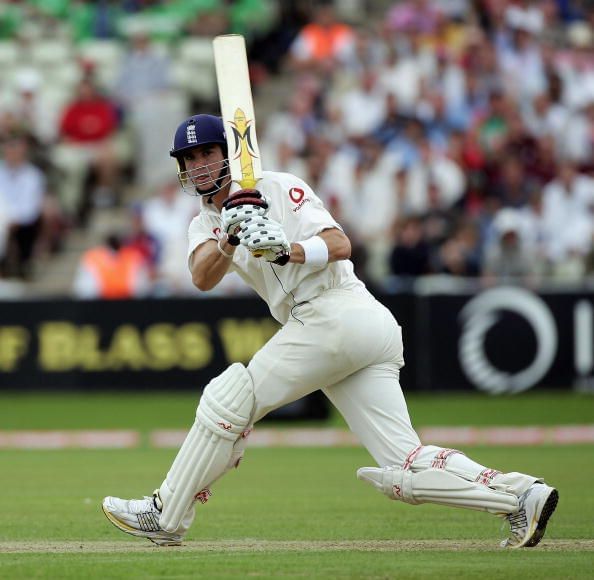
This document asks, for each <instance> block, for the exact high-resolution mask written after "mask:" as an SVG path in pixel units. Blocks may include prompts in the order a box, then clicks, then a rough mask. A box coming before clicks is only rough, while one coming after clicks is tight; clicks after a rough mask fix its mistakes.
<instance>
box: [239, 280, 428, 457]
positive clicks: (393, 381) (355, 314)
mask: <svg viewBox="0 0 594 580" xmlns="http://www.w3.org/2000/svg"><path fill="white" fill-rule="evenodd" d="M293 314H294V317H291V318H290V319H289V321H288V322H287V323H286V324H285V325H284V326H283V328H282V329H281V330H279V332H278V333H277V334H275V335H274V336H273V337H272V338H271V340H270V341H269V342H268V343H266V344H265V345H264V346H263V347H262V349H260V350H259V351H258V352H257V353H256V354H255V356H254V358H253V359H252V361H251V362H250V364H249V365H248V371H249V373H250V375H251V377H252V380H253V383H254V393H255V399H256V408H255V412H254V422H256V421H258V420H259V419H261V418H262V417H264V415H266V414H267V413H269V412H270V411H272V410H274V409H277V408H278V407H281V406H282V405H285V404H287V403H290V402H292V401H295V400H297V399H300V398H301V397H303V396H305V395H307V394H309V393H312V392H313V391H316V390H318V389H323V391H324V393H325V394H326V396H327V397H328V398H329V399H330V401H331V402H332V403H333V404H334V405H335V406H336V408H337V409H338V410H339V411H340V413H341V414H342V415H343V417H344V418H345V420H346V421H347V423H348V425H349V427H350V429H351V430H352V431H353V432H354V433H355V434H356V435H357V436H358V438H359V440H360V441H361V443H362V444H363V445H364V446H365V447H366V448H367V449H368V451H369V452H370V453H371V455H372V456H373V458H374V459H375V460H376V462H377V463H378V465H380V466H382V467H383V466H386V465H402V464H403V462H404V460H405V458H406V457H407V455H408V454H409V453H410V452H411V450H413V449H414V448H416V447H417V446H418V445H420V441H419V437H418V435H417V434H416V433H415V431H414V429H413V427H412V425H411V422H410V417H409V414H408V409H407V407H406V401H405V400H404V395H403V394H402V389H401V388H400V383H399V369H400V368H401V367H402V366H403V365H404V358H403V345H402V330H401V328H400V326H399V325H398V323H397V322H396V320H395V318H394V317H393V316H392V313H391V312H390V311H389V310H388V309H387V308H386V307H385V306H383V305H382V304H381V303H380V302H378V301H377V300H376V299H375V298H373V296H371V294H369V293H368V292H367V291H364V292H353V291H347V290H327V291H325V292H323V293H322V294H321V295H320V296H318V297H317V298H315V299H313V300H311V301H310V302H307V303H305V304H302V305H300V306H298V307H296V308H294V309H293ZM248 444H249V443H248Z"/></svg>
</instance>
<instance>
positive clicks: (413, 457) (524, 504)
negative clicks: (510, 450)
mask: <svg viewBox="0 0 594 580" xmlns="http://www.w3.org/2000/svg"><path fill="white" fill-rule="evenodd" d="M324 392H325V393H326V394H327V396H328V397H329V398H330V400H331V401H332V403H333V404H334V405H335V406H336V407H337V408H338V410H339V411H340V412H341V413H342V414H343V416H344V417H345V419H346V421H347V423H348V424H349V426H350V428H351V429H352V431H353V432H354V433H356V434H357V435H358V436H359V438H360V439H361V442H362V443H363V444H364V445H365V446H366V448H367V449H368V450H369V452H370V453H371V455H372V456H373V457H374V459H375V460H376V461H377V462H378V464H379V465H380V467H379V468H376V467H366V468H362V469H360V470H359V471H358V473H357V475H358V477H359V478H360V479H362V480H364V481H367V482H369V483H371V484H372V485H373V486H374V487H375V488H376V489H378V490H379V491H381V492H382V493H384V494H385V495H387V496H388V497H390V498H391V499H397V500H401V501H405V502H407V503H411V504H419V503H425V502H429V503H439V504H444V505H449V506H455V507H464V508H469V509H475V510H482V511H487V512H490V513H494V514H497V515H501V516H506V517H508V519H509V521H510V526H511V534H512V535H511V538H510V540H509V545H511V546H514V547H520V546H521V545H536V543H538V541H540V538H541V537H542V535H543V534H544V528H545V527H546V523H547V521H548V518H549V517H550V515H551V513H552V511H553V510H554V509H555V506H556V503H557V497H558V496H557V492H556V490H554V489H553V488H551V487H549V486H546V485H544V484H542V480H540V479H538V478H535V477H532V476H530V475H525V474H522V473H515V472H514V473H501V472H499V471H497V470H494V469H490V468H487V467H485V466H484V465H481V464H480V463H477V462H475V461H473V460H472V459H470V458H469V457H467V456H466V455H464V454H463V453H461V452H460V451H457V450H454V449H446V448H442V447H437V446H433V445H427V446H423V445H421V443H420V441H419V438H418V436H417V434H416V433H415V431H414V429H413V428H412V426H411V423H410V420H409V415H408V410H407V407H406V402H405V400H404V397H403V394H402V390H401V388H400V385H399V382H398V364H397V363H396V364H395V365H393V364H389V363H386V364H381V365H373V366H371V367H369V368H366V369H362V370H360V371H358V372H357V373H355V374H354V375H352V376H350V377H348V378H346V379H345V380H343V381H342V382H340V383H339V384H336V385H334V386H332V387H329V388H327V389H325V390H324Z"/></svg>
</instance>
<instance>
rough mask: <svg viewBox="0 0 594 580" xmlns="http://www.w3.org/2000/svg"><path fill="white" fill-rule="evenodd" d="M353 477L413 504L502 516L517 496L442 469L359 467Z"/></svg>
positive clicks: (515, 503) (511, 509) (514, 505)
mask: <svg viewBox="0 0 594 580" xmlns="http://www.w3.org/2000/svg"><path fill="white" fill-rule="evenodd" d="M357 477H358V478H359V479H361V480H362V481H366V482H367V483H370V484H371V485H373V487H375V488H376V489H377V490H378V491H381V492H382V493H383V494H385V495H387V496H388V497H389V498H390V499H396V500H400V501H404V502H406V503H410V504H413V505H417V504H420V503H438V504H442V505H448V506H454V507H462V508H467V509H473V510H480V511H486V512H490V513H492V514H497V515H502V514H509V513H514V512H516V511H518V498H517V497H516V496H515V495H513V494H511V493H507V492H504V491H497V490H495V489H492V488H490V487H487V486H485V485H482V484H481V483H476V482H473V481H468V480H466V479H462V478H461V477H458V476H457V475H454V474H453V473H448V472H447V471H444V470H443V469H432V468H430V469H425V470H424V471H420V472H418V473H413V472H412V471H410V470H406V471H405V470H402V469H400V468H398V467H384V468H378V467H362V468H361V469H359V470H358V471H357Z"/></svg>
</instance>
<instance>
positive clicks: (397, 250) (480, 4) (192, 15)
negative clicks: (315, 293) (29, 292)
mask: <svg viewBox="0 0 594 580" xmlns="http://www.w3.org/2000/svg"><path fill="white" fill-rule="evenodd" d="M373 4H374V3H373V2H371V3H369V2H365V1H364V0H360V1H357V0H348V1H346V0H342V1H340V0H336V1H335V2H329V1H319V2H313V1H310V2H290V3H285V2H272V0H269V1H266V0H246V1H244V2H221V1H216V0H194V1H184V2H182V1H177V2H176V1H169V2H167V1H164V0H163V1H152V2H149V1H145V2H141V1H136V2H133V1H130V2H125V1H122V2H108V1H105V2H66V1H65V0H53V1H49V0H43V1H42V0H39V1H29V2H4V3H3V4H2V9H1V10H0V38H4V39H5V40H4V41H2V42H0V66H3V63H7V62H9V60H10V56H9V55H8V54H7V53H8V52H9V48H8V47H10V46H17V47H18V50H17V53H16V56H15V57H14V63H13V64H12V65H11V66H13V67H14V69H13V72H14V74H12V75H5V76H4V78H3V79H2V81H1V82H4V83H5V85H6V86H4V87H3V89H4V91H3V92H4V93H5V97H4V99H3V101H2V103H1V104H0V140H1V142H2V157H3V161H2V163H1V164H0V256H3V258H2V262H1V263H2V269H1V270H0V271H1V272H2V273H3V275H5V276H22V277H25V278H26V277H28V276H30V271H31V270H30V264H31V259H35V256H36V255H37V256H44V255H47V254H48V253H51V252H54V251H59V248H60V246H61V244H62V243H63V240H64V236H67V235H68V232H69V231H71V229H72V228H80V227H84V226H85V223H86V222H87V220H88V218H89V215H92V214H93V212H97V211H101V209H102V208H105V207H111V206H114V205H118V204H121V203H122V198H123V197H125V194H124V191H125V190H126V188H127V187H129V185H130V184H133V185H134V186H135V189H133V192H134V193H133V194H132V200H130V195H129V194H128V197H125V199H126V203H127V202H129V201H133V202H134V203H133V204H132V206H131V207H129V208H128V209H127V211H128V214H129V227H128V228H127V231H126V232H120V235H119V236H115V235H114V234H113V233H112V232H110V235H109V236H108V237H107V239H106V240H105V244H103V245H101V250H102V252H103V254H102V255H99V254H100V253H97V252H95V254H94V255H93V256H91V257H89V255H87V254H85V256H83V258H82V259H81V265H80V267H79V271H78V273H77V275H76V280H75V284H74V288H75V291H76V293H77V294H78V295H79V296H85V297H92V296H97V295H106V292H108V291H107V290H104V289H103V290H102V288H103V287H104V286H105V287H107V286H108V284H107V282H109V280H110V279H111V280H112V282H113V281H114V280H115V278H116V277H114V276H111V278H110V276H109V274H108V273H106V272H112V271H113V268H116V267H120V268H122V272H125V275H123V276H120V278H123V279H128V278H129V279H130V280H131V282H130V284H129V287H128V288H127V289H126V288H124V289H123V290H120V291H121V292H124V294H125V293H126V292H127V293H128V295H146V294H151V293H152V294H155V293H158V294H178V293H186V292H189V291H191V288H190V281H189V276H188V275H187V269H186V268H187V267H186V264H185V249H184V248H185V234H186V230H187V224H188V223H189V221H190V219H191V217H192V216H193V215H195V213H196V212H197V211H198V205H197V203H196V200H195V199H193V198H191V197H184V196H183V194H182V193H180V191H179V189H178V188H177V186H176V184H175V183H172V181H171V175H172V173H173V168H172V167H171V161H170V160H169V159H168V158H167V150H168V147H169V145H170V143H169V141H170V137H171V132H172V130H173V128H174V127H175V126H176V125H177V124H178V122H179V120H180V119H182V118H184V116H185V115H186V114H187V113H188V112H190V111H191V112H193V113H194V112H212V111H214V112H216V110H217V104H216V103H217V95H216V85H215V84H214V75H213V69H212V53H211V49H210V42H211V38H212V37H213V36H214V35H216V34H219V33H221V32H229V31H235V32H241V33H243V34H245V35H246V38H247V39H248V45H249V52H250V64H251V69H252V70H251V72H252V82H253V85H254V91H255V92H256V94H263V93H265V92H266V90H267V87H268V85H269V84H270V83H273V82H275V81H276V82H278V79H279V78H281V79H283V82H285V83H286V87H285V88H286V90H285V91H284V93H285V94H287V95H288V97H287V100H286V102H281V103H278V110H276V111H273V112H270V113H268V112H267V114H266V115H265V116H264V118H262V117H259V118H258V129H259V140H260V142H261V150H262V159H263V163H264V168H265V169H271V170H278V171H288V172H291V173H294V174H296V175H298V176H300V177H302V178H303V179H305V180H306V181H307V182H308V183H309V184H310V185H311V186H312V187H313V188H314V190H315V191H316V192H317V193H318V195H319V196H320V197H321V198H322V199H323V200H324V202H325V203H326V205H327V206H328V207H329V209H330V210H331V211H332V212H333V214H334V215H335V217H336V218H337V220H338V221H339V222H340V223H341V224H342V226H343V227H344V229H345V231H346V232H347V233H348V235H349V237H350V238H351V241H352V243H353V260H354V262H355V265H356V269H357V272H358V274H359V275H360V276H361V277H362V278H363V279H365V280H366V281H367V282H368V283H369V284H370V285H373V286H376V287H378V288H381V289H384V290H387V291H398V290H400V289H403V288H407V287H409V285H410V283H411V282H413V281H415V280H416V279H418V277H420V276H427V275H446V276H449V277H456V278H460V279H472V280H476V281H478V282H480V283H482V284H492V283H496V282H501V281H503V282H520V283H524V284H534V285H537V284H541V283H544V282H547V283H551V282H553V283H559V284H581V283H583V282H584V281H587V280H589V279H590V278H591V277H594V11H593V10H591V9H590V8H589V7H588V6H589V3H588V2H585V1H584V2H580V1H578V0H575V1H571V0H534V1H532V0H517V1H512V0H474V1H473V0H439V1H438V0H404V1H399V2H393V3H387V2H386V3H383V4H385V5H386V6H387V9H386V10H385V11H384V10H382V11H378V8H377V6H375V8H374V6H373ZM83 15H84V17H83ZM19 18H21V20H20V21H19V20H18V19H19ZM15 22H20V23H19V24H14V23H15ZM35 26H37V27H38V31H37V32H36V33H33V32H32V31H31V27H35ZM39 30H42V31H43V33H40V32H39ZM56 39H58V41H57V44H56ZM60 39H62V40H60ZM64 39H66V40H64ZM42 41H44V42H46V43H47V47H46V49H45V50H44V51H41V52H40V54H37V56H35V54H36V53H37V52H39V47H40V46H43V42H42ZM52 42H54V46H56V47H57V46H61V47H62V48H64V47H66V49H68V50H69V51H70V54H69V56H68V59H64V61H60V59H59V58H58V57H57V56H56V54H58V53H59V52H60V51H59V50H58V48H55V49H54V52H52V51H50V50H49V48H48V47H51V46H52V45H51V43H52ZM24 54H26V55H28V56H27V57H26V58H27V59H28V60H27V62H26V63H25V64H26V65H27V66H24V65H23V64H22V63H20V62H19V61H20V60H23V59H24V58H25V57H24V56H23V55H24ZM58 61H59V62H58ZM39 63H42V66H39ZM65 63H67V64H65ZM7 66H8V65H7ZM9 76H10V79H12V80H11V81H10V82H9V81H7V80H6V79H7V78H9ZM10 83H12V84H10ZM9 85H10V86H9ZM66 89H68V90H69V91H70V94H69V97H68V98H65V96H64V93H65V90H66ZM58 93H60V97H58V96H57V95H58ZM52 112H53V113H52ZM2 232H5V235H4V236H3V235H2ZM130 248H132V249H133V250H134V252H135V258H134V259H133V260H130V259H129V256H128V254H129V253H130V252H129V250H130ZM95 249H96V248H93V249H92V250H91V251H90V252H92V251H93V250H95ZM124 254H126V255H124ZM116 258H117V259H118V260H119V261H117V260H116ZM114 260H115V261H116V262H117V264H119V265H116V266H114V265H113V264H112V262H114ZM114 263H115V262H114ZM101 281H103V282H104V283H105V284H103V282H101ZM240 289H241V286H240V284H239V283H238V282H237V280H234V279H232V278H231V279H230V280H229V281H227V283H226V284H225V285H223V287H222V288H221V289H220V291H221V292H224V293H230V292H237V291H240ZM109 291H114V289H113V288H112V289H111V290H109Z"/></svg>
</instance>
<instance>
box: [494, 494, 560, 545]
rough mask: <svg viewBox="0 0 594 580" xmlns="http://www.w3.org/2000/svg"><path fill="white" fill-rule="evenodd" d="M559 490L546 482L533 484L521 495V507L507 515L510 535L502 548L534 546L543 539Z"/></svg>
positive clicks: (502, 543)
mask: <svg viewBox="0 0 594 580" xmlns="http://www.w3.org/2000/svg"><path fill="white" fill-rule="evenodd" d="M558 501H559V492H558V491H557V490H556V489H555V488H554V487H549V486H548V485H545V484H544V483H534V484H532V485H531V486H530V487H529V488H528V489H527V490H526V491H525V492H524V493H523V494H522V495H521V496H520V497H519V503H520V509H519V510H518V511H517V512H516V513H513V514H508V515H507V516H505V517H506V518H507V520H508V521H509V525H510V537H509V538H507V539H506V540H503V542H501V547H502V548H533V547H534V546H536V544H538V542H540V540H542V537H543V536H544V533H545V529H546V527H547V522H548V521H549V518H550V517H551V516H552V515H553V512H554V511H555V508H556V507H557V502H558Z"/></svg>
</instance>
